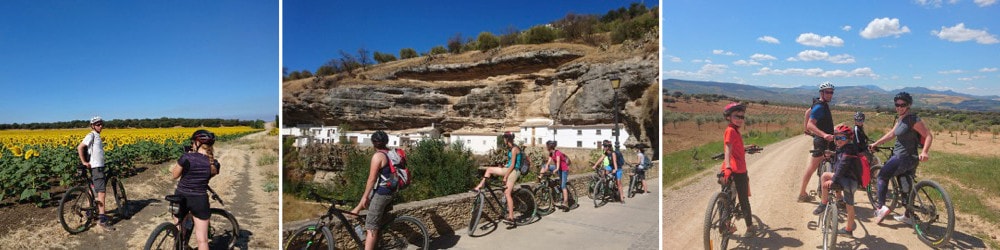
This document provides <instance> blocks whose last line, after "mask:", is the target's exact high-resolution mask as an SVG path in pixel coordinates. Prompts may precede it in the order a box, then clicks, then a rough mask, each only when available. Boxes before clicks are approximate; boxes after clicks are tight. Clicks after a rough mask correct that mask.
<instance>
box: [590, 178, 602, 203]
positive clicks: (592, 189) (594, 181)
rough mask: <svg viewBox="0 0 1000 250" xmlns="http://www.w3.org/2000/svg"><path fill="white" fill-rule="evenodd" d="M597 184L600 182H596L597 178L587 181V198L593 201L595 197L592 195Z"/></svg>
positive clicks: (595, 190)
mask: <svg viewBox="0 0 1000 250" xmlns="http://www.w3.org/2000/svg"><path fill="white" fill-rule="evenodd" d="M598 182H600V181H598V180H597V178H594V177H591V178H590V180H589V181H587V198H590V199H591V200H594V199H595V198H594V197H597V196H595V195H594V194H595V193H596V192H597V183H598Z"/></svg>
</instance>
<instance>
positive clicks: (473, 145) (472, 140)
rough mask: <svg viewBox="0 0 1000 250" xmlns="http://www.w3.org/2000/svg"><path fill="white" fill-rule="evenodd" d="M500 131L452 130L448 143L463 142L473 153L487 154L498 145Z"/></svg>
mask: <svg viewBox="0 0 1000 250" xmlns="http://www.w3.org/2000/svg"><path fill="white" fill-rule="evenodd" d="M499 135H500V134H499V133H475V132H461V131H455V132H451V136H450V137H448V143H456V142H461V143H462V145H465V148H468V149H469V150H470V151H472V153H473V154H477V155H485V154H487V153H489V152H490V150H493V149H495V148H496V147H497V136H499Z"/></svg>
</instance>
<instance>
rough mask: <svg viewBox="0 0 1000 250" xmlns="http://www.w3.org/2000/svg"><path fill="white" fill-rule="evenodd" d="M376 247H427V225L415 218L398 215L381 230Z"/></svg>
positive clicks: (428, 242) (428, 244)
mask: <svg viewBox="0 0 1000 250" xmlns="http://www.w3.org/2000/svg"><path fill="white" fill-rule="evenodd" d="M381 231H382V232H381V233H379V234H381V237H379V242H378V244H376V246H375V248H377V249H428V248H430V240H429V238H428V237H429V236H428V235H427V227H426V226H424V223H423V222H420V220H418V219H417V218H413V217H410V216H399V217H396V219H394V220H392V223H391V224H389V225H388V226H387V227H386V228H383V229H382V230H381Z"/></svg>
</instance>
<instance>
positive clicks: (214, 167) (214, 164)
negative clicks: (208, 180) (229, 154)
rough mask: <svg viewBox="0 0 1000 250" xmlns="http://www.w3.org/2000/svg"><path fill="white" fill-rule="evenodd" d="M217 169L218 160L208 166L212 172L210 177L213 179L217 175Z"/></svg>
mask: <svg viewBox="0 0 1000 250" xmlns="http://www.w3.org/2000/svg"><path fill="white" fill-rule="evenodd" d="M219 167H221V166H220V164H219V160H215V161H214V162H212V164H209V165H208V168H209V169H210V170H211V172H212V177H215V176H216V175H218V174H219Z"/></svg>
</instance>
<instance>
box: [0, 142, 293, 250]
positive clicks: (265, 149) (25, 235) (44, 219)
mask: <svg viewBox="0 0 1000 250" xmlns="http://www.w3.org/2000/svg"><path fill="white" fill-rule="evenodd" d="M277 143H278V141H277V138H275V137H274V136H267V135H266V131H265V132H260V133H256V134H252V135H248V136H245V137H243V138H240V139H237V140H234V141H229V142H220V143H218V144H216V147H215V151H216V154H217V155H216V158H217V159H218V160H219V162H220V163H221V164H222V168H221V171H220V173H219V175H217V176H215V177H214V178H212V180H211V182H210V185H211V186H212V188H213V189H214V190H216V192H218V193H219V196H220V197H221V198H222V200H223V201H225V202H226V204H225V205H224V206H223V205H219V204H218V203H216V202H215V201H212V202H211V203H210V204H211V206H212V207H219V208H223V209H225V210H227V211H229V212H230V213H232V214H233V215H234V216H235V217H236V219H237V221H238V223H239V224H240V228H241V230H240V231H241V232H240V237H239V239H238V241H237V246H238V247H240V248H241V249H247V248H249V249H275V248H278V244H277V243H278V234H277V232H278V217H277V214H278V192H277V191H276V190H275V191H273V192H266V191H264V183H265V182H267V181H268V180H267V178H268V177H267V176H269V175H274V176H276V175H277V171H278V167H277V161H276V160H275V161H266V162H265V163H267V164H260V158H261V157H277ZM268 162H269V163H268ZM173 164H175V163H173V162H167V163H163V164H159V165H149V166H137V167H138V169H139V170H140V171H141V172H140V173H139V174H138V175H136V176H132V177H129V178H127V179H125V180H124V185H125V188H126V192H127V193H128V195H129V199H130V201H131V203H130V208H131V209H132V210H133V211H134V213H135V215H133V216H132V217H131V218H129V219H126V220H117V219H116V220H117V221H116V222H115V224H114V226H115V227H116V229H117V230H115V231H105V230H103V229H101V228H100V227H99V226H96V225H95V226H94V227H92V228H90V229H89V230H87V231H84V232H82V233H80V234H77V235H70V234H69V233H67V232H66V231H64V230H63V229H62V227H61V226H60V224H59V221H58V215H57V214H58V212H57V206H58V205H57V204H56V205H55V206H50V207H45V208H35V207H34V206H33V205H15V206H14V207H9V208H0V217H14V216H21V218H24V220H22V221H21V223H19V225H18V226H16V228H15V229H12V230H9V231H8V232H7V233H5V234H4V235H0V246H3V247H0V248H5V249H139V248H142V245H143V244H144V243H145V242H146V239H147V238H148V237H149V234H150V233H151V232H152V231H153V229H154V228H155V227H156V226H157V225H159V224H160V223H162V222H165V221H168V220H170V217H171V215H169V214H168V213H167V208H166V206H167V205H168V204H169V203H166V202H165V201H163V196H165V195H167V194H172V193H173V190H174V187H175V186H176V183H177V182H176V181H175V180H172V179H171V178H170V174H169V172H168V169H169V167H170V166H171V165H173ZM59 195H61V194H59ZM57 199H58V197H57Z"/></svg>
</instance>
